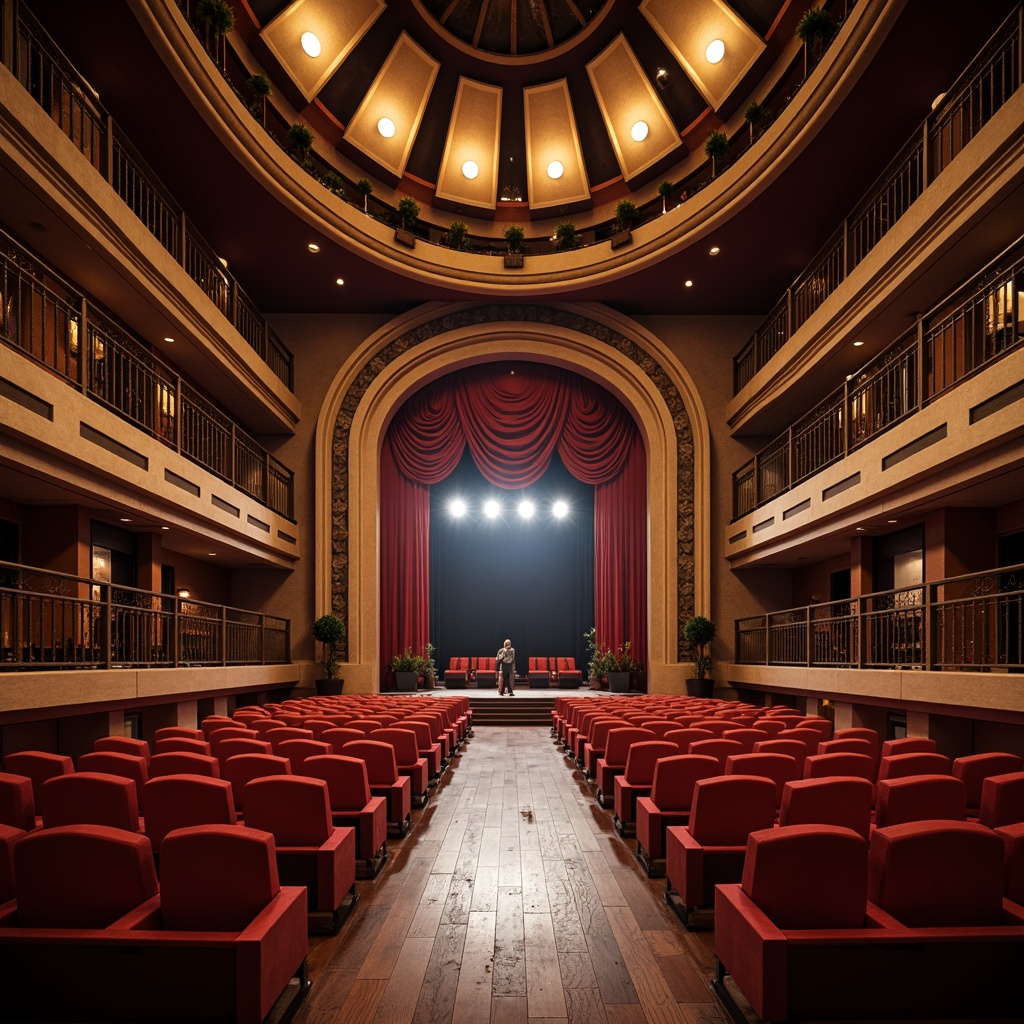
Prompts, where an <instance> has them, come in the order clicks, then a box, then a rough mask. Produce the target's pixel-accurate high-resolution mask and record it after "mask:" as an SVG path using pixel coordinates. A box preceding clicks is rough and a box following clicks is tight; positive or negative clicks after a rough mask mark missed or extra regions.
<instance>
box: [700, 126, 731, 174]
mask: <svg viewBox="0 0 1024 1024" xmlns="http://www.w3.org/2000/svg"><path fill="white" fill-rule="evenodd" d="M728 152H729V136H728V135H726V134H725V132H720V131H718V129H717V128H716V129H715V130H714V131H713V132H712V133H711V134H710V135H709V136H708V140H707V142H705V143H704V155H705V156H706V157H710V159H711V177H712V178H713V177H714V176H715V174H716V173H717V172H718V164H719V162H720V161H721V160H722V158H723V157H724V156H725V155H726V154H727V153H728Z"/></svg>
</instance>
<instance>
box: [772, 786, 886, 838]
mask: <svg viewBox="0 0 1024 1024" xmlns="http://www.w3.org/2000/svg"><path fill="white" fill-rule="evenodd" d="M871 797H872V785H871V783H870V782H868V781H867V780H866V779H857V778H853V777H852V776H833V777H831V778H824V779H797V780H796V781H795V782H787V783H786V785H785V786H784V787H783V790H782V803H781V804H780V806H779V826H780V827H782V826H788V825H836V826H838V827H840V828H848V829H851V830H852V831H854V832H856V833H857V834H858V835H860V836H863V837H864V838H865V839H867V838H868V836H869V835H870V834H871Z"/></svg>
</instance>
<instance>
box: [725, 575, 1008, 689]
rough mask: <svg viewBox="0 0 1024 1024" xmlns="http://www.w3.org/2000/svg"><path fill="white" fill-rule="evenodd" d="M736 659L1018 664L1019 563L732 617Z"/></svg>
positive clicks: (969, 666) (957, 667)
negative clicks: (897, 588) (739, 617)
mask: <svg viewBox="0 0 1024 1024" xmlns="http://www.w3.org/2000/svg"><path fill="white" fill-rule="evenodd" d="M736 663H737V664H740V665H801V666H805V667H811V668H910V669H930V670H936V671H985V670H991V669H997V670H1005V669H1021V668H1024V565H1013V566H1008V567H1007V568H1001V569H990V570H988V571H986V572H978V573H971V574H969V575H965V576H955V577H952V578H950V579H944V580H938V581H935V582H933V583H925V584H922V585H921V586H917V587H905V588H902V589H899V590H886V591H882V592H879V593H875V594H865V595H863V596H862V597H855V598H850V599H849V600H844V601H833V602H830V603H828V604H815V605H807V606H805V607H803V608H791V609H788V610H786V611H777V612H768V613H767V614H765V615H757V616H752V617H749V618H743V619H737V620H736Z"/></svg>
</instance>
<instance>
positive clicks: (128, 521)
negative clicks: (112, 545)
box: [121, 516, 131, 523]
mask: <svg viewBox="0 0 1024 1024" xmlns="http://www.w3.org/2000/svg"><path fill="white" fill-rule="evenodd" d="M121 522H122V523H130V522H131V519H129V518H128V516H121Z"/></svg>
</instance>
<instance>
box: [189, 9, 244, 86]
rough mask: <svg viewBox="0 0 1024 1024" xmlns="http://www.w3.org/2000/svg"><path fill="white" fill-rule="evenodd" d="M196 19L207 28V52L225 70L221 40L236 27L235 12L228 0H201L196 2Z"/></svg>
mask: <svg viewBox="0 0 1024 1024" xmlns="http://www.w3.org/2000/svg"><path fill="white" fill-rule="evenodd" d="M196 20H197V21H198V22H199V24H200V25H203V26H204V27H205V29H206V40H205V45H206V52H207V53H209V54H210V56H211V57H213V59H214V60H215V61H216V63H217V66H218V67H219V68H221V70H223V68H224V55H223V52H222V49H223V48H222V47H221V40H222V39H223V38H224V37H225V36H226V35H227V34H228V33H229V32H230V31H231V30H232V29H233V28H234V27H235V12H234V11H232V10H231V5H230V4H229V3H228V2H227V0H199V2H198V3H197V4H196Z"/></svg>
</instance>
